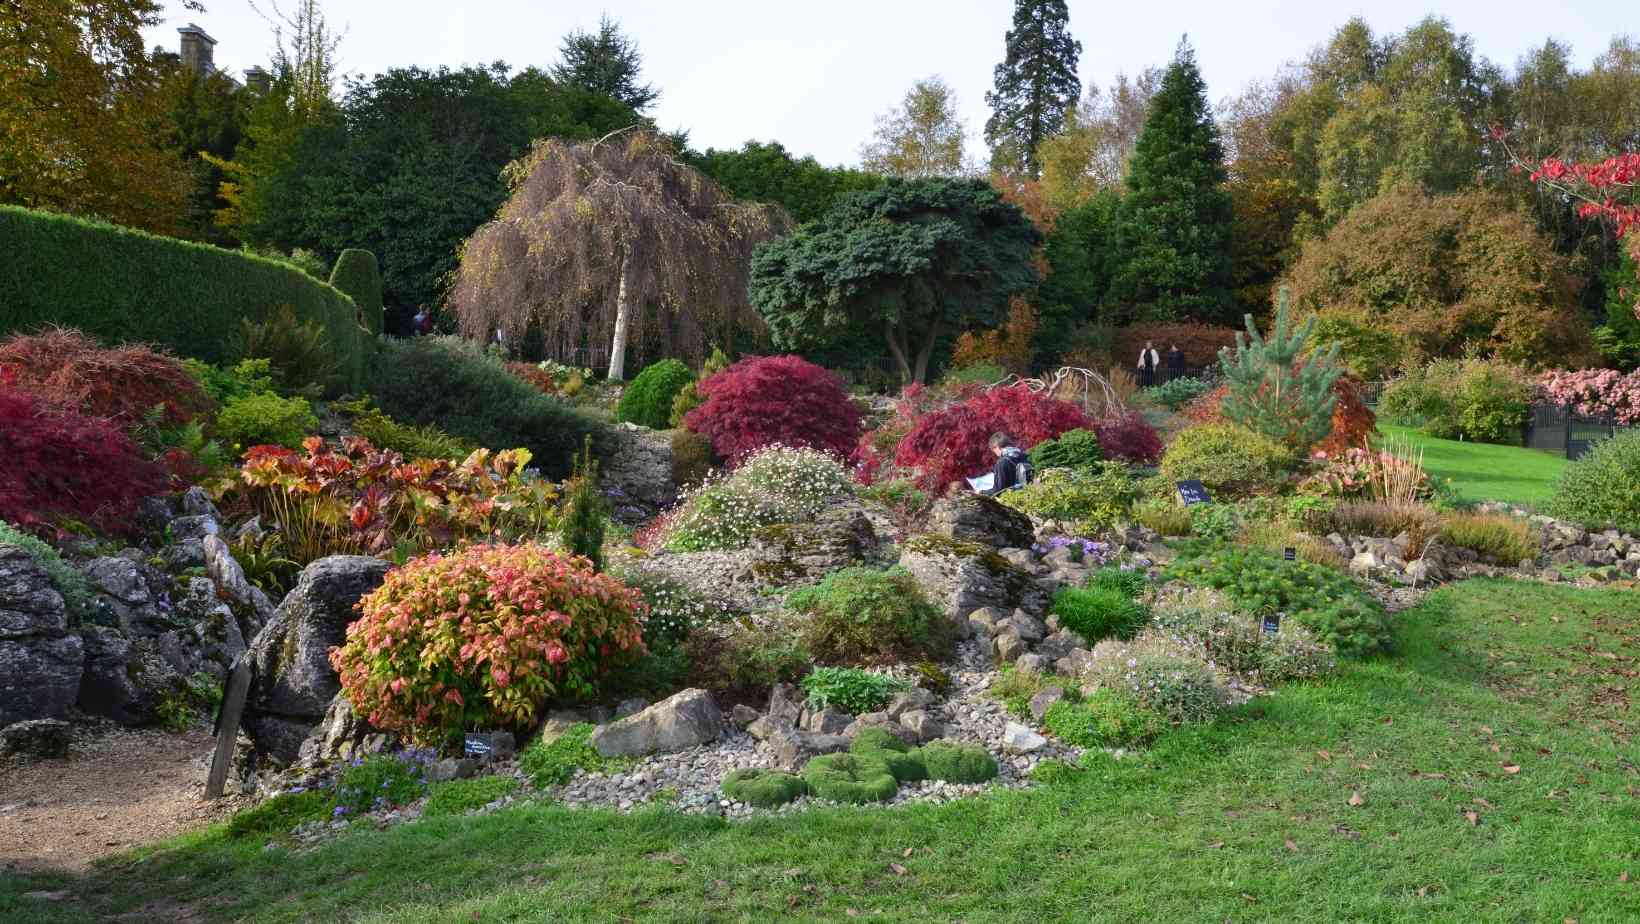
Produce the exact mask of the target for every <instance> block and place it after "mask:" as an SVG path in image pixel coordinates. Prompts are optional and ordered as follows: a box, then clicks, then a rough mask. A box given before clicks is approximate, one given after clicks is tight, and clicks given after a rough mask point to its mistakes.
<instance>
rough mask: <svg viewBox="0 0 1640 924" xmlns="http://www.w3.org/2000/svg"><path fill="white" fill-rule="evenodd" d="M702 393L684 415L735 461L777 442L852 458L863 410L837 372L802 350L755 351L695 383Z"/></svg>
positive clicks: (719, 451)
mask: <svg viewBox="0 0 1640 924" xmlns="http://www.w3.org/2000/svg"><path fill="white" fill-rule="evenodd" d="M696 391H697V393H698V394H699V395H700V397H701V398H702V399H703V400H702V402H701V404H700V406H699V407H696V408H695V409H694V410H692V411H690V412H689V414H688V415H687V416H686V417H684V421H683V422H684V426H686V427H688V428H689V429H690V430H693V431H694V432H696V433H699V434H700V435H701V436H704V437H706V438H707V439H708V440H711V442H712V449H713V450H715V451H716V452H717V454H718V456H720V457H721V458H724V459H727V460H729V464H730V465H739V464H740V462H741V461H742V460H743V459H745V458H746V457H747V456H749V455H750V454H752V453H753V452H756V451H757V450H759V449H762V448H763V447H764V446H768V445H770V444H773V443H779V444H781V445H784V446H791V447H794V448H798V447H807V448H810V449H818V450H821V451H822V452H829V453H831V454H832V455H835V456H837V457H838V458H840V459H843V458H847V457H848V455H849V451H850V450H852V449H853V448H854V443H855V440H856V439H858V438H859V435H860V411H859V409H858V408H856V407H855V406H854V403H853V402H852V401H850V400H849V398H848V393H847V392H845V391H844V390H843V386H842V383H841V382H839V381H838V379H837V377H836V376H834V375H832V374H831V373H830V372H827V371H826V370H825V369H822V368H821V367H819V366H816V365H815V364H814V363H811V362H809V361H808V360H806V359H803V358H802V357H798V356H752V357H748V358H746V359H742V360H741V361H740V362H737V363H735V364H734V365H732V366H730V367H729V368H727V369H725V370H723V371H722V372H719V373H716V374H715V375H712V376H709V377H707V378H706V379H704V380H703V381H701V382H700V383H699V384H698V385H697V386H696Z"/></svg>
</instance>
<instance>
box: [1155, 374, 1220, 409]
mask: <svg viewBox="0 0 1640 924" xmlns="http://www.w3.org/2000/svg"><path fill="white" fill-rule="evenodd" d="M1206 393H1207V383H1206V382H1204V381H1202V380H1201V379H1197V378H1191V377H1190V376H1180V377H1178V378H1176V379H1168V380H1167V381H1166V382H1163V383H1162V384H1160V385H1155V386H1152V387H1150V388H1146V389H1143V390H1141V391H1140V394H1142V395H1144V396H1145V397H1147V398H1149V399H1150V400H1152V401H1155V402H1156V403H1157V404H1160V405H1162V406H1164V407H1166V408H1167V409H1168V410H1170V411H1177V410H1178V409H1179V408H1182V407H1184V406H1185V405H1186V404H1189V403H1190V402H1191V401H1194V400H1195V399H1197V398H1199V397H1201V396H1202V395H1204V394H1206Z"/></svg>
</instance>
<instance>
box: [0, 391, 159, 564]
mask: <svg viewBox="0 0 1640 924" xmlns="http://www.w3.org/2000/svg"><path fill="white" fill-rule="evenodd" d="M15 381H16V378H15V374H14V373H11V372H10V371H9V370H0V520H7V521H9V522H12V523H15V524H17V525H19V526H22V527H24V528H26V529H29V530H31V531H35V532H45V531H48V530H49V529H50V528H52V527H53V526H54V525H56V524H57V523H58V522H59V521H61V520H65V519H72V520H79V521H82V522H84V523H88V524H90V525H92V526H95V527H97V528H99V529H102V530H104V531H106V532H115V533H128V532H129V531H130V522H129V521H130V516H129V515H130V513H131V511H132V509H133V508H134V507H135V506H136V505H137V502H138V501H140V500H141V499H142V498H144V497H146V496H148V495H150V494H158V493H160V492H161V491H163V490H165V486H166V475H165V472H164V470H163V469H161V468H160V467H159V466H157V465H155V464H153V463H152V462H150V461H148V460H147V459H146V458H145V457H144V456H143V454H142V452H141V450H139V449H138V448H137V446H136V444H134V443H132V442H131V438H130V437H129V436H127V435H126V434H125V431H124V430H122V429H120V428H119V427H118V426H116V425H115V424H114V423H113V422H111V421H107V420H100V419H97V418H93V417H86V416H84V415H82V414H79V413H76V412H74V411H71V410H68V409H65V408H58V407H53V406H51V405H48V404H47V403H45V402H44V401H43V400H41V398H40V397H39V396H38V395H34V394H31V393H28V392H25V391H21V390H19V389H18V388H17V387H16V386H15V384H14V383H15Z"/></svg>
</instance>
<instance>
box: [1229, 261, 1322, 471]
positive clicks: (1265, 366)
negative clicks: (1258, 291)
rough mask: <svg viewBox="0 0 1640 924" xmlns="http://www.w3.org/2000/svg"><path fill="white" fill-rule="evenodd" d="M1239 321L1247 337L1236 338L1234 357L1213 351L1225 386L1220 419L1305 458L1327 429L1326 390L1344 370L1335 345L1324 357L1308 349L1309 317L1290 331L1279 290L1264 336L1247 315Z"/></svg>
mask: <svg viewBox="0 0 1640 924" xmlns="http://www.w3.org/2000/svg"><path fill="white" fill-rule="evenodd" d="M1245 317H1246V322H1247V336H1246V338H1245V339H1243V337H1242V335H1241V334H1239V333H1238V334H1236V349H1235V352H1234V353H1232V352H1231V351H1230V348H1229V347H1225V348H1224V349H1221V350H1219V368H1220V369H1222V370H1223V371H1224V378H1225V381H1226V382H1227V383H1228V384H1229V386H1230V390H1229V394H1227V395H1225V398H1224V405H1223V408H1224V416H1225V417H1227V418H1229V419H1230V420H1232V421H1235V422H1236V423H1238V424H1241V425H1242V426H1244V427H1246V428H1248V429H1250V430H1253V431H1256V432H1258V433H1262V434H1264V435H1265V436H1268V437H1270V438H1271V439H1274V440H1278V441H1280V442H1282V443H1285V444H1286V445H1287V446H1289V447H1290V448H1292V449H1293V450H1294V451H1295V452H1297V453H1300V454H1304V453H1307V452H1308V451H1309V448H1310V447H1311V446H1313V445H1315V444H1316V443H1318V442H1320V441H1321V440H1322V439H1324V438H1325V437H1326V436H1327V434H1328V432H1330V431H1331V430H1332V412H1333V406H1334V405H1336V404H1337V403H1338V396H1337V395H1335V394H1333V390H1332V386H1333V382H1335V381H1337V379H1338V377H1339V376H1340V375H1342V374H1343V371H1344V370H1343V368H1342V367H1341V366H1339V365H1338V344H1337V343H1332V344H1329V345H1328V346H1327V348H1326V350H1325V351H1324V352H1317V351H1316V350H1314V349H1313V348H1312V346H1311V342H1310V341H1311V337H1312V336H1313V334H1314V332H1315V318H1314V317H1310V318H1309V319H1307V320H1306V321H1305V322H1304V323H1303V324H1302V325H1299V326H1298V328H1297V329H1296V330H1295V329H1294V328H1293V325H1292V323H1291V318H1290V317H1289V304H1288V296H1287V289H1286V288H1285V287H1283V288H1282V289H1281V295H1280V297H1279V299H1278V300H1277V303H1276V318H1275V326H1274V327H1273V328H1272V329H1271V331H1270V335H1269V337H1263V336H1260V334H1259V332H1258V327H1257V326H1255V325H1254V324H1253V316H1252V315H1250V314H1249V315H1246V316H1245Z"/></svg>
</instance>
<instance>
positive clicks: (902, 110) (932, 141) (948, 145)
mask: <svg viewBox="0 0 1640 924" xmlns="http://www.w3.org/2000/svg"><path fill="white" fill-rule="evenodd" d="M966 133H967V126H965V125H964V124H963V121H962V119H961V118H959V117H958V116H957V97H956V93H955V92H954V91H952V89H951V87H950V86H949V85H947V84H946V82H945V81H944V80H942V79H941V78H940V77H938V76H934V77H930V78H928V79H927V80H919V81H917V83H916V84H914V85H913V86H912V87H911V89H910V90H908V91H906V94H905V100H904V102H902V103H901V104H900V106H899V107H898V108H896V109H891V110H889V111H888V112H886V113H883V114H882V115H880V116H878V117H877V128H876V130H875V131H874V132H873V133H872V137H871V140H870V141H867V142H866V143H865V144H863V145H861V146H860V161H861V165H862V166H863V167H865V169H866V170H868V171H870V172H872V173H880V174H883V175H884V176H896V177H901V178H902V179H919V178H922V177H935V176H959V175H961V174H964V173H967V172H968V166H967V157H966V155H965V153H964V150H963V144H964V136H965V134H966Z"/></svg>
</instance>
